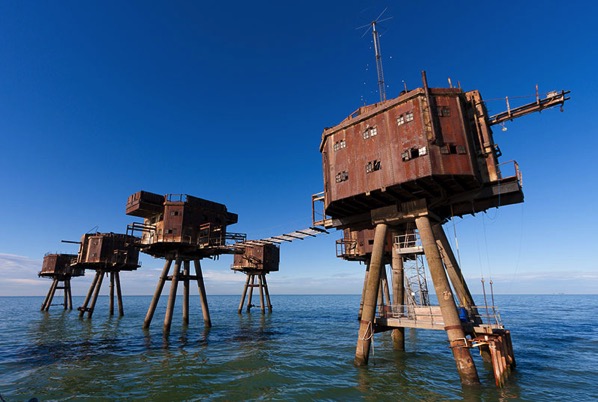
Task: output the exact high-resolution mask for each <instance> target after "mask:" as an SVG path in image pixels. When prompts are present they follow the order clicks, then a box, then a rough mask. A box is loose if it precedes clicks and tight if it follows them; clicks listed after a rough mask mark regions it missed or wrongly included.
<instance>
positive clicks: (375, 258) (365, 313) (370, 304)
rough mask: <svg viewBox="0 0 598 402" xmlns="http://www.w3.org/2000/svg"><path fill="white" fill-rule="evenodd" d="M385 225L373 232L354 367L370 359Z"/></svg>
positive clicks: (381, 224) (382, 224)
mask: <svg viewBox="0 0 598 402" xmlns="http://www.w3.org/2000/svg"><path fill="white" fill-rule="evenodd" d="M386 229H387V225H386V224H385V223H379V224H377V225H376V230H375V232H374V247H373V250H372V258H371V260H370V273H369V275H368V283H367V288H366V290H365V295H364V299H363V310H362V313H361V320H360V322H359V334H358V338H357V348H356V350H355V365H357V366H365V365H367V364H368V359H369V357H370V346H371V343H372V337H373V336H374V317H375V315H376V299H377V298H378V289H379V287H380V271H381V268H382V259H383V257H384V243H385V240H386Z"/></svg>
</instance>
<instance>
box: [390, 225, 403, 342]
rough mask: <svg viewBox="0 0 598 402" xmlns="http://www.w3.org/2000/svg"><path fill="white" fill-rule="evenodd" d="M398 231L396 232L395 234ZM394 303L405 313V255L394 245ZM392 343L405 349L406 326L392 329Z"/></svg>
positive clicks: (399, 311)
mask: <svg viewBox="0 0 598 402" xmlns="http://www.w3.org/2000/svg"><path fill="white" fill-rule="evenodd" d="M396 234H397V232H394V235H393V238H394V236H395V235H396ZM391 268H392V304H393V306H394V312H398V313H399V314H401V313H403V304H404V302H403V301H404V300H405V273H404V270H403V257H402V256H401V255H400V254H399V250H397V248H396V247H395V246H394V244H393V247H392V263H391ZM391 336H392V344H393V348H394V349H395V350H405V328H395V329H393V330H392V334H391Z"/></svg>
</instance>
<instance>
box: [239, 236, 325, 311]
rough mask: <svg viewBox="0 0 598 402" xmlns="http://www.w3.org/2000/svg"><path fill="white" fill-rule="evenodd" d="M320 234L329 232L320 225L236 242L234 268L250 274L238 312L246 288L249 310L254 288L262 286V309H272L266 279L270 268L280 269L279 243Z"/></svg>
mask: <svg viewBox="0 0 598 402" xmlns="http://www.w3.org/2000/svg"><path fill="white" fill-rule="evenodd" d="M320 234H328V232H327V231H326V230H325V229H322V228H319V227H310V228H307V229H301V230H295V231H293V232H290V233H285V234H281V235H278V236H271V237H267V238H264V239H259V240H247V241H244V242H243V243H237V244H236V245H235V249H236V250H237V251H238V252H237V253H236V254H235V259H234V262H233V265H232V266H231V269H232V270H233V271H236V272H243V273H245V274H246V275H247V280H246V281H245V287H244V288H243V293H242V295H241V302H240V303H239V309H238V312H239V313H241V311H242V310H243V305H244V304H245V296H246V295H247V290H249V297H248V299H247V312H249V311H250V310H251V308H252V307H254V305H253V304H252V302H251V301H252V297H253V289H254V288H256V287H257V288H259V291H260V310H261V311H262V313H264V312H265V310H266V306H267V308H268V311H270V312H272V303H271V302H270V292H269V290H268V283H267V282H266V275H267V274H268V273H270V272H273V271H278V267H279V263H280V245H281V244H282V243H285V242H289V243H290V242H292V241H295V240H304V239H306V238H309V237H316V236H318V235H320ZM256 280H257V283H256Z"/></svg>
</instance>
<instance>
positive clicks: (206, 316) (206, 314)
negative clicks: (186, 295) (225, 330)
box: [194, 260, 212, 328]
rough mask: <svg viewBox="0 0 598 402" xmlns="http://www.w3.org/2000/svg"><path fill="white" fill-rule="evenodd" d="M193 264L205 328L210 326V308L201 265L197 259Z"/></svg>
mask: <svg viewBox="0 0 598 402" xmlns="http://www.w3.org/2000/svg"><path fill="white" fill-rule="evenodd" d="M194 264H195V276H196V277H197V288H198V289H199V300H200V302H201V313H202V314H203V322H204V326H205V327H206V328H210V327H211V326H212V320H211V318H210V309H209V308H208V297H207V295H206V287H205V285H204V283H203V274H202V272H201V265H200V264H199V260H195V261H194Z"/></svg>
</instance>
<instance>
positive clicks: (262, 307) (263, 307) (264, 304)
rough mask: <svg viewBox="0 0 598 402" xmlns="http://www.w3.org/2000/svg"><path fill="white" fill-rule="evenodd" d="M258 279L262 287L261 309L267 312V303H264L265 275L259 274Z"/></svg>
mask: <svg viewBox="0 0 598 402" xmlns="http://www.w3.org/2000/svg"><path fill="white" fill-rule="evenodd" d="M257 280H258V282H259V287H260V310H261V312H262V314H264V313H265V312H266V303H264V275H263V274H259V275H258V277H257Z"/></svg>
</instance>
